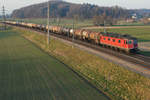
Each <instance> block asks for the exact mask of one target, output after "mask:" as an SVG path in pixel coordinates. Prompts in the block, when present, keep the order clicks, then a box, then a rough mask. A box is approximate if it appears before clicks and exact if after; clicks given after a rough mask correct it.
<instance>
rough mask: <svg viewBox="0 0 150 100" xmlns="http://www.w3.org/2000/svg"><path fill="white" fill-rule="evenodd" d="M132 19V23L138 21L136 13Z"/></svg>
mask: <svg viewBox="0 0 150 100" xmlns="http://www.w3.org/2000/svg"><path fill="white" fill-rule="evenodd" d="M132 19H133V21H137V20H138V16H137V14H136V13H135V14H133V15H132Z"/></svg>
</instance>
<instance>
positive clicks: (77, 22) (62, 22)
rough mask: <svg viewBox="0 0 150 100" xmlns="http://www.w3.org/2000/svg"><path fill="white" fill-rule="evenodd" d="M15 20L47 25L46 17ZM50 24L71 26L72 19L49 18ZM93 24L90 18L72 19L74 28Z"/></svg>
mask: <svg viewBox="0 0 150 100" xmlns="http://www.w3.org/2000/svg"><path fill="white" fill-rule="evenodd" d="M15 21H24V22H29V23H36V24H44V25H47V19H45V18H44V19H41V18H39V19H15ZM50 25H59V26H65V27H69V28H72V27H73V19H66V18H61V19H60V20H58V19H57V18H55V19H54V18H51V19H50ZM89 26H93V22H92V20H85V19H83V20H74V27H75V28H81V27H89Z"/></svg>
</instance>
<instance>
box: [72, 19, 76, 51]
mask: <svg viewBox="0 0 150 100" xmlns="http://www.w3.org/2000/svg"><path fill="white" fill-rule="evenodd" d="M72 29H73V36H72V42H74V32H75V30H74V17H73V24H72ZM72 48H73V45H72Z"/></svg>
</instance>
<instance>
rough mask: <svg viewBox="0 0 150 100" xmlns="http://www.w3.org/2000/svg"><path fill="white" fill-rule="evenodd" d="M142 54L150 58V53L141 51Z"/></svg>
mask: <svg viewBox="0 0 150 100" xmlns="http://www.w3.org/2000/svg"><path fill="white" fill-rule="evenodd" d="M140 54H142V55H144V56H149V57H150V51H140Z"/></svg>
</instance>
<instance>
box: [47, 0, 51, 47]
mask: <svg viewBox="0 0 150 100" xmlns="http://www.w3.org/2000/svg"><path fill="white" fill-rule="evenodd" d="M47 8H48V10H47V26H48V31H47V44H48V45H49V43H50V33H49V30H50V29H49V17H50V5H49V0H48V2H47Z"/></svg>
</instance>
